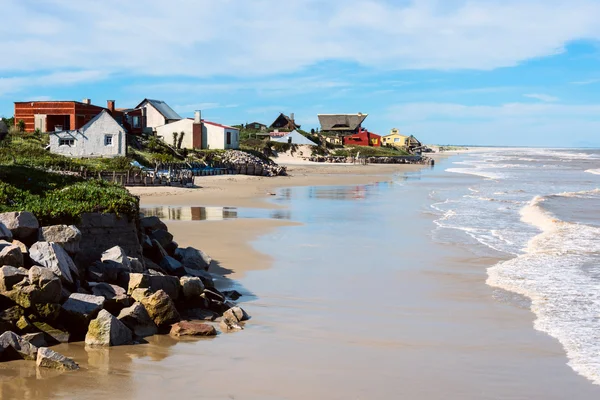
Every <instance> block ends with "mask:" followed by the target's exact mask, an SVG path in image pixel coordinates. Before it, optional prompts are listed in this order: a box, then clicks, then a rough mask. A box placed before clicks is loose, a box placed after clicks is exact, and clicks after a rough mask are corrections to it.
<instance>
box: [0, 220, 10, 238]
mask: <svg viewBox="0 0 600 400" xmlns="http://www.w3.org/2000/svg"><path fill="white" fill-rule="evenodd" d="M0 240H6V241H7V242H12V240H13V235H12V232H11V231H10V229H8V228H7V227H6V225H4V223H2V222H1V221H0Z"/></svg>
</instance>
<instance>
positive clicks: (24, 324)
mask: <svg viewBox="0 0 600 400" xmlns="http://www.w3.org/2000/svg"><path fill="white" fill-rule="evenodd" d="M16 325H17V329H18V331H19V333H21V334H23V333H34V332H37V329H36V327H35V325H33V323H32V322H31V321H30V320H29V318H27V317H26V316H22V317H21V318H19V320H18V321H17V323H16Z"/></svg>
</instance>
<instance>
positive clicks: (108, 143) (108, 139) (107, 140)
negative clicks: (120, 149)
mask: <svg viewBox="0 0 600 400" xmlns="http://www.w3.org/2000/svg"><path fill="white" fill-rule="evenodd" d="M112 144H113V143H112V135H105V136H104V145H105V146H112Z"/></svg>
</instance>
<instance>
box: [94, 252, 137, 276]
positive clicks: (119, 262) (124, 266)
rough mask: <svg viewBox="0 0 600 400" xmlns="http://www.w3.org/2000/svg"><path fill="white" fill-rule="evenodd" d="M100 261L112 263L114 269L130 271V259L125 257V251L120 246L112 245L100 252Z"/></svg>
mask: <svg viewBox="0 0 600 400" xmlns="http://www.w3.org/2000/svg"><path fill="white" fill-rule="evenodd" d="M101 261H102V262H103V263H108V264H112V265H113V266H114V267H115V268H116V269H121V270H125V271H127V272H132V271H131V261H130V260H129V257H127V253H126V252H125V250H124V249H123V248H122V247H120V246H114V247H111V248H110V249H108V250H106V251H105V252H104V253H102V257H101Z"/></svg>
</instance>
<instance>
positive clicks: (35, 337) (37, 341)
mask: <svg viewBox="0 0 600 400" xmlns="http://www.w3.org/2000/svg"><path fill="white" fill-rule="evenodd" d="M21 337H22V338H23V339H24V340H27V341H28V342H29V343H31V344H32V345H34V346H35V347H38V348H39V347H46V346H48V342H46V338H45V337H44V334H43V333H42V332H35V333H26V334H25V335H21ZM38 351H39V349H38Z"/></svg>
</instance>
